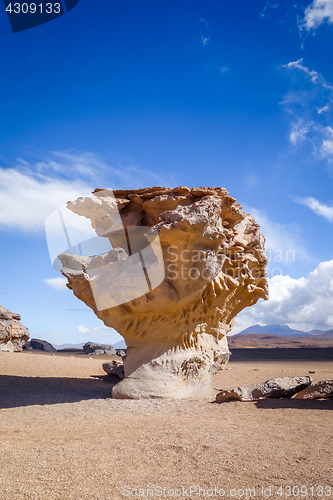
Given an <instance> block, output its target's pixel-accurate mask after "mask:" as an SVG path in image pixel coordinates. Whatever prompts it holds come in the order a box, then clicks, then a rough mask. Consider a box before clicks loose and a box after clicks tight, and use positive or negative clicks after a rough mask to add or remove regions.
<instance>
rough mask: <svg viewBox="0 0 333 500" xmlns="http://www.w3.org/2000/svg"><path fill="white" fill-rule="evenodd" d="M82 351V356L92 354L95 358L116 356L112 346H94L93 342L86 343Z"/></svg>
mask: <svg viewBox="0 0 333 500" xmlns="http://www.w3.org/2000/svg"><path fill="white" fill-rule="evenodd" d="M82 349H83V351H84V354H93V355H96V356H97V355H100V354H109V355H112V354H117V351H116V350H115V349H113V347H112V345H105V344H95V343H94V342H87V343H86V344H84V346H83V347H82Z"/></svg>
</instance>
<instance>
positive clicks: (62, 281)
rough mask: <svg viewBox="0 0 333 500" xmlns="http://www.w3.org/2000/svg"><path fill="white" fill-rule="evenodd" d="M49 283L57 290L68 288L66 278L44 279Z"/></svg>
mask: <svg viewBox="0 0 333 500" xmlns="http://www.w3.org/2000/svg"><path fill="white" fill-rule="evenodd" d="M44 281H45V283H46V284H47V285H49V286H50V287H51V288H54V289H55V290H68V288H67V287H66V283H67V279H66V278H50V279H45V280H44Z"/></svg>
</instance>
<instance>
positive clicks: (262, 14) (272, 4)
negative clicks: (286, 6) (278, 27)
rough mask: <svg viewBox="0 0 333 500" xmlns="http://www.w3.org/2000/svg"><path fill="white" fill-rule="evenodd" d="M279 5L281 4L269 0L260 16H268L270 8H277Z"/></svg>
mask: <svg viewBox="0 0 333 500" xmlns="http://www.w3.org/2000/svg"><path fill="white" fill-rule="evenodd" d="M278 7H279V4H278V3H276V2H274V3H271V2H270V1H269V0H268V1H267V3H266V5H265V7H264V8H263V10H262V11H261V12H260V16H259V17H260V18H261V17H268V10H269V9H277V8H278Z"/></svg>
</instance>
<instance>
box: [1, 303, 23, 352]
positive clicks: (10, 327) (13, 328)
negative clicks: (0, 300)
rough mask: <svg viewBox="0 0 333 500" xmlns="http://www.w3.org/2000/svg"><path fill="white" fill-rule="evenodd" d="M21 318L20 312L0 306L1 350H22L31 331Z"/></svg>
mask: <svg viewBox="0 0 333 500" xmlns="http://www.w3.org/2000/svg"><path fill="white" fill-rule="evenodd" d="M20 320H21V316H20V315H19V314H15V313H12V312H11V311H9V310H8V309H5V308H4V307H2V306H0V351H7V352H20V351H22V346H23V345H24V344H25V343H26V342H27V340H28V339H29V331H28V329H27V328H26V327H25V326H23V325H22V323H20Z"/></svg>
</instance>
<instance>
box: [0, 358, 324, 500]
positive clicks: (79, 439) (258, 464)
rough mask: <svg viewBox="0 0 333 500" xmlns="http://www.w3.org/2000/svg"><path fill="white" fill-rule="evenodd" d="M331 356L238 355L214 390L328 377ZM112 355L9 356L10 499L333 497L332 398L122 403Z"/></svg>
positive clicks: (6, 464)
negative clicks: (108, 364) (108, 372)
mask: <svg viewBox="0 0 333 500" xmlns="http://www.w3.org/2000/svg"><path fill="white" fill-rule="evenodd" d="M332 351H333V350H332V349H331V350H329V349H315V350H312V349H271V350H269V358H268V354H267V352H268V350H257V349H247V350H245V349H239V350H235V351H234V354H233V356H232V357H231V360H230V362H229V363H228V365H227V368H228V369H227V370H224V371H222V372H219V373H218V374H216V375H215V378H214V382H213V387H215V388H233V387H235V386H238V385H248V384H250V383H254V382H259V381H264V380H267V379H268V378H272V377H279V376H288V375H290V376H299V375H308V374H309V371H310V370H311V371H313V370H314V371H315V373H313V374H311V376H312V377H313V380H314V381H315V382H316V381H319V380H322V379H331V378H333V361H332V360H333V356H332ZM106 359H108V360H110V359H119V358H117V357H116V356H114V357H111V356H99V357H89V356H83V355H79V354H78V355H75V354H71V353H69V354H65V353H57V354H56V355H51V354H46V353H45V354H43V353H36V352H34V353H31V354H30V353H28V352H23V353H0V384H1V386H0V408H1V410H0V417H1V418H0V432H1V448H0V450H1V451H0V464H1V467H0V498H1V500H21V499H22V500H23V499H24V500H28V499H29V500H30V499H36V500H37V499H38V500H62V499H64V500H65V499H66V500H67V499H68V500H72V499H73V500H74V499H75V500H81V499H82V500H83V499H84V500H88V499H89V500H109V499H112V500H113V499H115V500H116V499H121V498H122V499H123V498H135V495H136V497H137V498H175V497H176V496H178V498H250V496H252V497H254V495H255V497H259V498H265V497H266V496H267V495H269V493H271V495H270V498H274V499H275V498H276V499H281V498H333V474H332V471H333V460H332V455H333V452H332V450H333V432H332V431H333V418H332V417H333V412H332V410H333V399H330V400H315V401H306V400H304V401H300V400H294V399H276V400H273V399H271V400H263V401H259V402H256V403H252V402H251V403H244V402H243V403H242V402H228V403H223V404H221V405H218V404H216V403H214V398H211V399H206V400H195V399H189V400H161V399H154V400H116V399H112V398H111V397H110V393H111V386H112V384H110V383H107V382H106V381H105V380H104V379H103V376H104V375H105V373H104V371H103V369H102V363H103V362H105V360H106ZM101 377H102V378H101ZM328 486H330V487H331V488H332V489H331V490H330V489H329V488H326V489H325V487H328ZM190 487H192V489H190ZM199 487H200V488H201V491H200V492H199ZM269 487H271V490H269ZM280 487H282V488H280ZM288 487H291V488H293V487H294V490H289V488H288ZM297 487H298V488H299V490H297ZM301 487H303V489H301ZM311 487H312V489H311ZM321 487H323V488H324V489H323V490H322V489H321ZM195 488H196V490H195ZM262 488H264V492H263V491H262ZM279 488H280V489H279ZM147 489H148V491H147ZM250 489H251V491H250ZM279 492H280V493H281V494H279ZM199 493H200V496H199ZM290 493H291V495H290ZM172 495H173V496H172ZM204 495H206V496H204Z"/></svg>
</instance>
